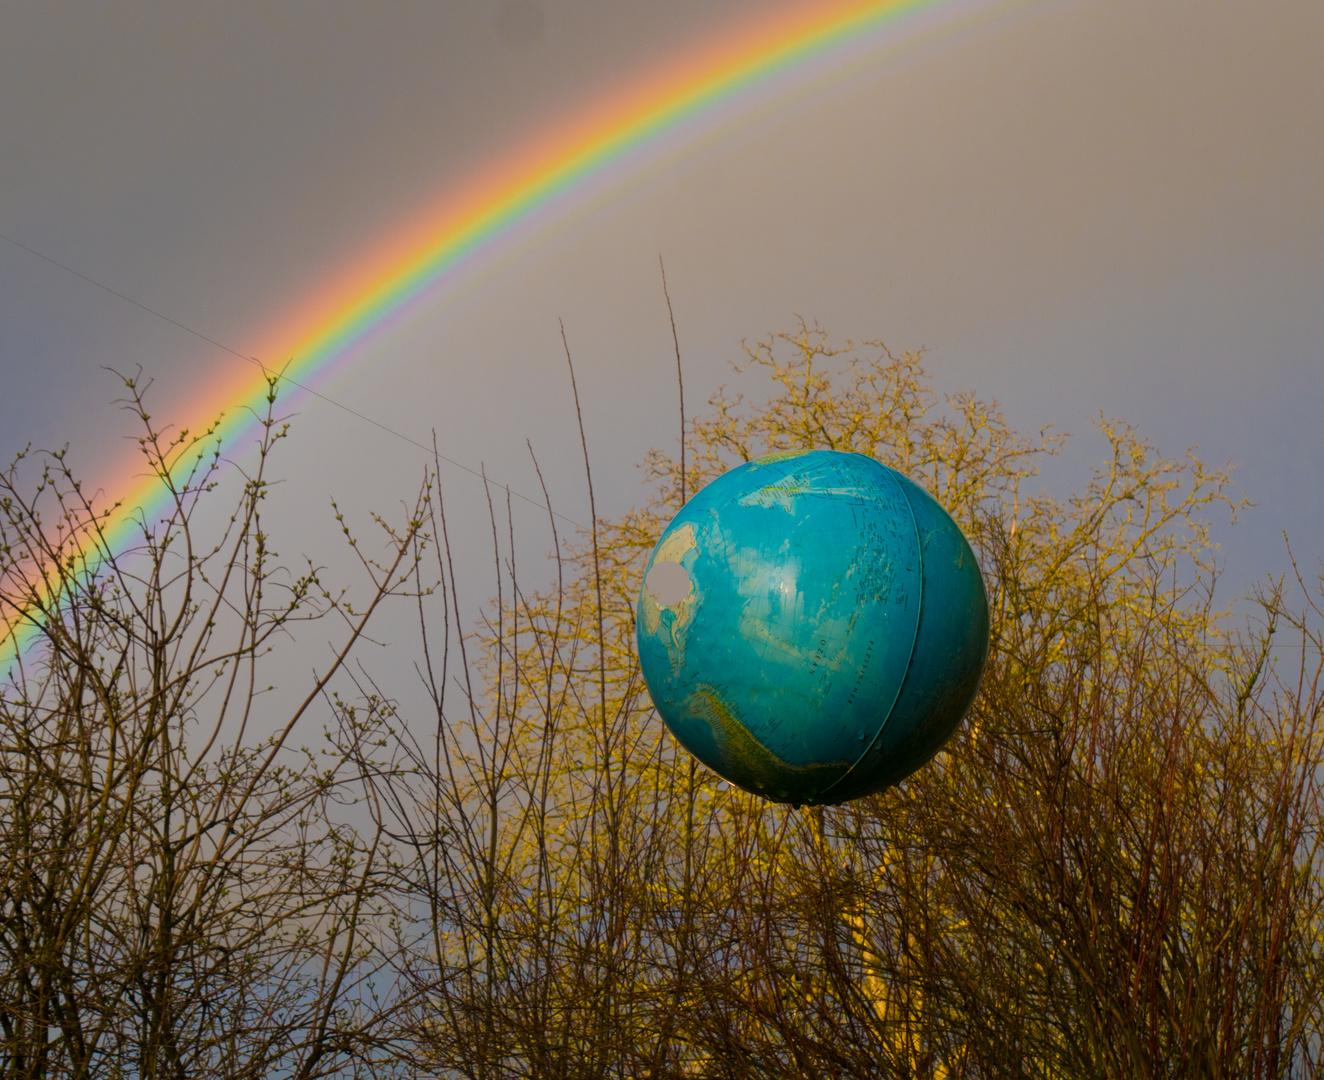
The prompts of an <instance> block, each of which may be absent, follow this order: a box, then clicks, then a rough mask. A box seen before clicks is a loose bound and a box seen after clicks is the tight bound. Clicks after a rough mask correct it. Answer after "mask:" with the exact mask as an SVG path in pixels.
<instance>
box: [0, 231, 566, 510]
mask: <svg viewBox="0 0 1324 1080" xmlns="http://www.w3.org/2000/svg"><path fill="white" fill-rule="evenodd" d="M0 240H6V241H8V242H9V243H11V244H13V245H14V247H16V248H19V249H20V250H22V251H26V252H27V253H28V254H29V255H34V256H36V257H37V258H38V259H41V260H43V261H45V262H48V263H50V264H51V265H52V266H57V267H59V268H60V269H61V270H63V271H64V272H65V273H66V274H72V275H73V276H74V277H76V278H79V279H81V280H82V281H86V282H87V283H88V284H89V285H94V286H96V287H97V288H98V289H101V290H103V291H104V292H108V293H110V295H111V296H115V297H118V298H119V299H121V300H123V301H124V302H125V303H129V304H132V305H133V306H134V307H136V308H141V309H142V310H143V311H145V312H147V314H149V315H153V316H155V317H156V318H158V319H161V320H162V321H164V322H168V323H169V324H170V325H171V326H177V327H179V329H181V330H183V331H184V332H185V333H186V334H192V335H193V336H194V337H195V338H198V339H199V340H201V341H205V342H206V343H207V344H208V345H214V346H215V347H216V348H218V349H220V350H221V351H222V352H227V353H229V354H230V355H231V356H237V357H238V358H239V359H240V360H245V361H247V362H248V363H250V364H256V365H257V367H258V368H260V369H261V371H262V373H263V374H264V375H266V376H268V377H271V376H272V375H274V376H275V377H276V378H277V379H279V380H280V381H281V382H286V383H289V384H290V385H291V386H294V387H298V389H300V390H302V391H303V392H304V393H305V394H312V396H313V397H315V398H318V399H320V400H322V401H325V402H326V403H327V404H328V405H334V406H335V407H336V408H337V409H341V410H343V411H344V412H347V413H349V414H350V415H351V416H356V417H358V418H359V419H360V420H362V421H363V422H364V423H365V424H371V425H372V426H373V427H375V428H380V429H381V430H382V431H384V432H386V433H387V434H388V435H394V436H395V437H396V438H397V439H401V440H403V441H404V442H407V443H409V445H410V446H416V447H418V449H420V450H422V451H423V452H424V453H426V454H436V455H437V457H439V458H440V459H441V460H442V461H444V462H446V463H447V464H448V465H454V466H455V467H456V468H457V469H463V470H464V471H465V472H467V473H469V474H470V475H471V476H476V477H477V478H478V479H480V480H482V481H483V483H485V484H486V483H494V484H495V485H496V486H497V487H499V488H500V489H501V490H502V491H505V492H506V493H508V494H510V495H514V496H515V497H516V498H517V499H523V500H524V501H525V502H526V503H528V504H529V505H531V506H536V507H538V509H539V510H546V511H547V512H548V513H549V514H555V515H556V516H557V517H559V518H560V519H561V520H562V521H568V522H569V523H570V524H571V525H574V526H576V527H578V528H580V529H582V528H584V526H583V525H580V523H579V522H578V521H576V520H575V519H574V518H571V517H567V516H566V515H565V514H562V513H561V512H560V511H557V510H553V509H552V508H551V507H550V506H548V505H547V504H546V503H540V502H539V501H538V500H537V499H533V498H530V497H529V496H528V495H525V494H524V493H523V492H520V491H516V490H515V489H514V488H512V487H511V486H510V485H508V484H502V483H499V482H497V481H494V480H492V479H491V478H490V477H488V476H486V475H484V474H483V473H482V472H479V471H478V470H477V469H471V468H469V466H468V465H465V464H464V463H463V462H460V461H456V460H455V459H454V458H449V457H447V456H446V455H445V454H441V453H437V450H436V448H435V447H433V446H428V445H426V444H425V443H421V442H419V441H418V440H417V439H412V438H410V437H409V436H408V435H406V434H405V433H404V432H403V431H399V430H397V429H396V428H393V427H391V426H390V425H389V424H383V423H382V422H381V421H380V420H374V419H373V418H372V417H371V416H368V415H366V414H365V413H361V412H359V410H358V409H355V408H352V407H351V406H349V405H346V404H345V403H344V402H342V401H337V400H336V399H335V398H333V397H329V396H327V395H326V394H323V393H321V392H320V391H318V390H314V389H313V388H312V387H311V386H308V385H307V384H306V383H301V382H299V381H298V380H297V379H291V378H290V377H289V376H288V375H286V374H285V373H284V372H281V371H272V369H271V368H269V367H267V365H266V364H264V363H263V362H262V361H261V360H259V359H258V358H257V357H256V356H248V355H246V354H244V353H241V352H240V351H239V350H238V349H234V348H231V347H230V346H229V345H227V344H225V342H223V341H217V340H216V339H215V338H213V337H208V336H207V335H206V334H204V333H202V331H200V330H195V329H193V327H191V326H188V325H186V324H184V323H182V322H180V321H179V320H178V319H172V318H171V317H170V316H169V315H166V314H164V313H162V312H160V311H157V310H156V309H155V308H151V307H148V306H147V305H146V304H144V303H142V302H141V301H138V300H135V299H134V298H133V297H132V296H125V295H124V294H123V293H122V292H118V291H116V290H115V289H112V288H111V287H110V286H109V285H106V284H103V283H102V282H100V281H97V279H96V278H93V277H88V275H87V274H84V273H81V272H80V271H78V270H75V269H74V268H73V267H72V266H66V265H65V264H64V263H62V262H60V261H59V260H58V259H52V258H51V257H50V256H49V255H46V254H43V253H42V252H40V251H37V250H36V249H34V248H30V247H28V246H27V244H20V243H19V242H18V241H17V240H15V239H14V238H13V237H11V236H5V235H4V234H3V233H0Z"/></svg>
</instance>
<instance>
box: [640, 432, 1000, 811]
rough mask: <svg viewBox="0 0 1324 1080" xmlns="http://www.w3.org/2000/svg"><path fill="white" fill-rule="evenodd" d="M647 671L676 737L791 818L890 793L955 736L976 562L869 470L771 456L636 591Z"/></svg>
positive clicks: (697, 513)
mask: <svg viewBox="0 0 1324 1080" xmlns="http://www.w3.org/2000/svg"><path fill="white" fill-rule="evenodd" d="M636 633H637V636H638V641H639V660H640V664H641V665H642V668H643V674H644V681H645V682H646V683H647V685H648V692H649V694H650V695H651V696H652V699H653V704H654V705H655V706H656V707H657V711H658V712H659V713H660V714H661V716H662V719H663V720H664V721H665V722H666V725H667V727H668V728H669V729H670V730H671V732H672V734H674V735H675V736H676V738H677V739H679V740H680V742H681V743H682V745H684V746H685V747H686V748H687V749H688V750H689V751H690V752H691V753H693V754H694V755H695V756H696V757H697V758H698V759H699V760H700V761H702V762H703V763H704V764H705V765H707V766H708V767H709V768H710V769H712V770H713V771H714V772H716V773H718V774H719V775H721V776H723V777H725V778H726V779H727V780H730V781H731V782H732V783H734V784H737V785H739V786H740V787H742V788H744V789H745V790H746V791H752V792H754V793H755V794H757V795H762V796H764V797H765V798H768V799H772V800H775V801H777V802H788V803H796V804H801V803H810V804H814V803H841V802H846V801H847V800H849V799H856V798H859V797H861V796H863V795H868V794H871V793H873V792H877V791H882V790H883V789H885V788H887V787H890V786H891V785H893V784H896V783H899V782H900V781H901V780H903V779H904V778H905V777H907V776H909V775H910V774H911V773H912V772H914V771H915V770H916V769H918V768H919V767H920V766H921V765H923V764H924V763H925V762H927V761H928V760H929V759H930V758H932V757H933V755H934V754H936V753H937V752H938V750H939V749H940V748H941V747H942V745H943V743H945V742H946V741H947V739H948V738H949V737H950V736H951V734H952V732H953V731H955V730H956V728H957V726H958V725H959V724H960V722H961V718H962V717H963V716H964V715H965V712H966V710H967V709H968V708H969V706H970V702H971V700H973V698H974V695H975V691H976V690H977V689H978V687H979V679H980V675H981V674H982V673H983V670H984V661H985V658H986V657H987V654H988V602H987V599H986V597H985V593H984V581H983V578H982V577H981V576H980V572H979V567H978V565H977V564H976V562H975V557H974V553H973V552H972V551H971V550H970V545H969V544H968V543H967V542H966V539H965V537H964V536H963V535H962V534H961V530H960V529H959V528H957V526H956V523H955V522H953V521H952V519H951V518H950V517H949V516H948V515H947V512H946V511H945V510H943V508H942V507H941V506H939V505H938V504H937V503H936V502H935V501H934V500H933V499H932V498H931V497H930V496H929V495H928V494H926V493H925V492H924V491H922V490H921V489H920V488H918V487H916V486H915V485H914V484H913V483H911V481H910V480H908V479H907V478H906V477H905V476H903V475H901V474H900V473H898V472H896V471H894V470H892V469H889V468H887V466H885V465H882V464H880V463H879V462H877V461H875V460H874V459H873V458H870V457H865V456H864V455H862V454H847V453H840V452H838V451H835V450H808V451H793V452H788V453H782V454H773V455H771V456H769V457H765V458H760V459H758V460H757V461H751V462H748V463H747V464H744V465H741V466H740V467H738V468H735V469H732V470H731V471H730V472H728V473H726V474H725V475H723V476H720V477H718V478H717V479H716V480H714V481H713V482H712V483H711V484H709V485H708V486H707V487H705V488H704V489H703V490H702V491H700V492H699V493H698V494H697V495H695V496H694V497H693V498H692V499H691V500H690V501H689V502H688V503H686V504H685V506H684V508H682V510H681V511H680V513H679V514H677V515H676V517H675V519H674V520H673V521H672V522H671V524H670V525H668V526H667V528H666V531H665V532H663V533H662V537H661V539H660V540H658V543H657V547H656V548H654V549H653V554H652V556H651V557H650V558H649V560H648V566H647V568H646V569H645V572H644V581H643V586H642V588H641V589H640V593H639V606H638V619H637V630H636Z"/></svg>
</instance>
